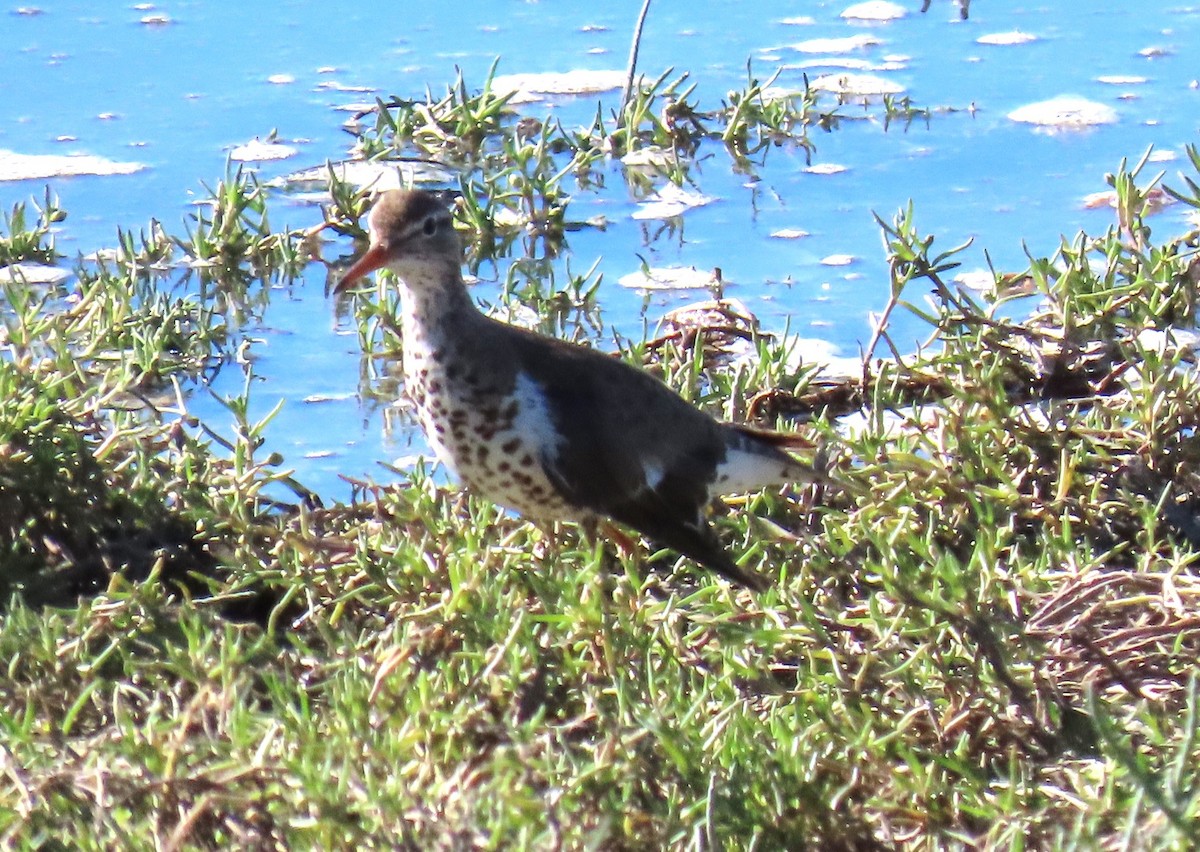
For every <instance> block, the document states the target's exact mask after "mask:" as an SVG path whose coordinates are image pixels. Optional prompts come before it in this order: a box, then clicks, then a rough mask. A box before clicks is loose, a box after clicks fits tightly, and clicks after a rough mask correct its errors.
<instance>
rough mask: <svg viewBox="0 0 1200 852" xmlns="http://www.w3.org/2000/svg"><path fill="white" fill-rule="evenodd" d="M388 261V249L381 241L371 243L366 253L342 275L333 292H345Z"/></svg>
mask: <svg viewBox="0 0 1200 852" xmlns="http://www.w3.org/2000/svg"><path fill="white" fill-rule="evenodd" d="M387 261H388V257H387V250H386V249H384V247H383V246H382V245H381V244H380V243H371V247H370V248H369V249H367V252H366V254H364V255H363V256H362V257H360V258H359V259H358V260H356V261H355V262H354V265H353V266H351V267H350V268H349V269H347V270H346V274H345V275H343V276H342V280H341V281H339V282H338V283H337V284H335V285H334V287H333V292H335V293H341V292H343V291H344V290H345V289H346V288H348V287H349V286H350V285H351V284H353V283H354V282H355V281H357V280H358V279H360V278H362V277H363V276H364V275H369V274H370V273H372V272H374V271H375V270H376V269H382V268H383V267H384V266H386V265H387Z"/></svg>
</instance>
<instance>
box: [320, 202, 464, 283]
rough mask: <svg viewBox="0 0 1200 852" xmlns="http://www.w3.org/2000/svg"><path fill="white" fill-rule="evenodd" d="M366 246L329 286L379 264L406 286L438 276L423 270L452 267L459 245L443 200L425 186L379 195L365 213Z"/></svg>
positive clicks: (351, 280) (458, 255) (359, 275)
mask: <svg viewBox="0 0 1200 852" xmlns="http://www.w3.org/2000/svg"><path fill="white" fill-rule="evenodd" d="M367 230H368V232H369V234H370V239H371V242H370V246H369V247H368V248H367V251H366V253H365V254H364V255H363V256H362V257H360V258H359V259H358V260H357V261H356V262H355V263H354V265H353V266H351V267H350V268H349V269H348V270H347V271H346V274H345V275H344V276H343V277H342V280H341V281H339V282H338V283H337V285H336V286H335V287H334V292H338V293H340V292H342V291H343V290H345V289H346V288H347V287H349V286H350V285H351V284H353V283H354V282H355V281H357V280H358V279H360V278H362V277H363V276H364V275H368V274H369V273H371V272H374V271H375V270H377V269H382V268H384V267H386V268H388V269H390V270H392V271H393V272H395V273H396V275H398V276H399V277H400V278H401V279H402V280H403V281H404V282H405V283H406V284H408V285H409V286H410V287H411V286H413V285H414V284H415V283H416V282H418V281H423V280H442V276H440V275H437V274H434V275H432V276H430V275H423V274H422V271H423V270H431V271H433V272H435V273H436V272H440V271H442V268H443V267H447V266H448V267H451V268H453V269H454V270H456V271H457V270H458V268H459V265H460V264H461V254H462V247H461V244H460V243H459V240H458V235H457V234H456V233H455V232H454V224H453V222H452V221H451V217H450V210H449V209H448V207H447V206H446V203H445V202H444V201H443V200H442V199H441V198H439V197H438V196H437V195H434V194H433V193H430V192H425V191H423V190H419V189H396V190H392V191H390V192H385V193H383V194H382V195H380V196H379V199H378V200H377V201H376V202H375V206H374V207H372V208H371V213H370V215H369V216H368V217H367Z"/></svg>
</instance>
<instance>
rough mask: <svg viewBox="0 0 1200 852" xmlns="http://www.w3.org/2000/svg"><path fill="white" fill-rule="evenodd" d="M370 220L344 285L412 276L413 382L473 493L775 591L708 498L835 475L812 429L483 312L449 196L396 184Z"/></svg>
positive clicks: (407, 329)
mask: <svg viewBox="0 0 1200 852" xmlns="http://www.w3.org/2000/svg"><path fill="white" fill-rule="evenodd" d="M367 224H368V229H367V230H368V235H369V244H368V248H367V250H366V252H365V253H364V254H363V255H362V256H361V257H360V258H358V260H357V261H356V262H354V263H353V264H352V265H351V266H350V268H349V269H348V270H347V271H346V273H345V275H344V276H343V277H342V278H341V279H340V281H339V282H338V283H337V284H336V285H335V287H334V291H335V292H337V293H341V292H345V291H346V290H348V289H350V288H351V285H353V284H355V282H357V281H359V280H360V279H362V278H363V277H364V276H366V275H369V274H370V273H372V272H375V271H377V270H379V269H383V268H387V269H390V270H391V271H392V272H393V273H395V275H396V277H397V278H398V279H399V280H400V282H401V285H402V291H401V297H402V298H401V303H402V308H401V329H400V331H401V342H402V355H403V362H404V367H403V372H404V386H405V391H406V393H407V394H408V395H409V397H410V398H411V400H412V402H413V403H414V405H415V407H416V411H417V414H418V418H419V420H420V423H421V426H422V429H423V431H424V433H425V437H426V439H427V441H428V443H429V446H430V448H431V449H432V450H433V452H434V453H435V455H436V456H437V458H438V459H439V460H440V461H441V462H442V463H443V464H444V465H445V466H446V467H447V468H448V469H449V471H450V472H451V474H453V475H454V476H455V477H456V478H457V479H458V480H459V481H461V482H462V483H463V484H464V485H465V486H466V489H467V490H468V491H469V492H474V493H477V494H479V495H481V496H483V497H486V498H488V499H490V500H491V501H492V502H494V503H497V504H499V505H501V506H503V507H505V508H507V509H510V510H515V511H516V512H517V513H519V514H520V515H523V516H524V517H526V518H527V519H529V520H531V521H533V522H535V523H539V524H546V523H554V522H559V521H575V522H578V523H580V524H581V525H583V526H584V528H585V529H591V530H595V529H596V528H597V526H598V525H599V523H601V522H608V523H611V522H614V521H615V522H616V523H618V524H620V525H623V526H626V527H629V528H632V529H633V530H635V531H637V532H638V533H640V534H641V535H642V536H644V537H645V538H646V539H647V540H648V541H649V542H650V543H651V544H653V545H656V546H657V547H659V548H667V549H671V550H674V551H676V552H677V553H679V554H682V555H683V556H686V557H689V558H690V559H692V560H693V561H695V562H696V563H698V564H699V565H700V566H702V567H704V568H707V569H709V570H711V571H714V572H716V573H717V574H720V575H722V576H723V577H725V578H727V579H728V580H730V581H733V582H734V583H737V584H741V585H743V586H746V587H748V588H750V589H752V590H755V591H763V590H765V589H766V588H768V585H769V584H768V583H767V581H766V580H765V579H764V578H763V577H761V576H760V575H758V574H756V573H751V572H748V571H745V570H743V569H742V568H740V567H738V565H737V564H736V562H735V561H734V560H733V558H732V557H731V556H730V554H729V553H728V551H727V550H726V549H725V548H724V547H723V545H722V544H721V541H720V539H719V537H718V536H717V533H716V530H715V529H714V528H713V526H712V525H711V523H710V522H709V519H708V509H709V506H710V503H711V502H712V501H713V500H714V499H715V498H717V497H718V496H720V495H725V494H734V493H745V492H750V491H757V490H761V489H763V488H766V487H771V486H781V485H785V484H789V483H799V482H809V483H811V482H824V481H827V480H828V477H827V475H825V474H824V473H823V472H821V471H819V470H817V469H816V467H815V466H813V465H809V464H805V463H802V462H801V461H799V460H797V459H796V458H794V457H793V456H791V455H790V454H788V453H787V452H785V451H784V449H783V448H784V447H786V446H789V445H793V444H795V443H796V440H795V439H796V437H797V436H794V435H788V434H786V433H780V432H775V431H771V430H766V429H760V428H756V427H752V426H747V425H739V424H735V423H727V422H721V421H718V420H716V419H714V418H713V417H711V416H710V415H709V414H707V413H706V412H704V411H702V410H700V409H699V408H697V407H695V406H694V405H692V404H691V403H690V402H688V401H687V400H685V399H684V398H683V397H681V396H680V395H679V394H678V393H676V392H675V391H674V390H672V389H671V388H670V387H669V386H668V385H666V384H665V383H664V382H662V381H661V380H660V379H658V378H657V377H655V376H652V375H651V374H649V373H647V372H645V371H644V370H641V369H639V368H637V367H635V366H633V365H632V364H629V363H626V362H625V361H622V360H620V359H618V358H616V357H613V356H611V355H608V354H605V353H603V352H601V351H598V350H596V349H593V348H590V347H587V346H582V345H579V344H575V343H570V342H567V341H564V340H560V339H557V338H552V337H547V336H544V335H541V334H537V333H535V332H532V331H529V330H527V329H523V328H519V327H516V326H513V325H509V324H507V323H504V322H502V321H500V320H498V319H495V318H493V317H489V316H488V315H486V314H485V313H483V312H482V311H481V310H480V309H479V307H478V306H477V305H476V303H475V301H474V300H473V299H472V298H471V296H470V294H469V293H468V291H467V288H466V285H465V283H464V281H463V277H462V246H461V243H460V240H459V237H458V234H457V232H456V231H455V229H454V225H453V221H452V215H451V211H450V208H449V206H448V205H447V203H446V202H445V201H444V200H443V199H442V198H441V197H439V196H438V195H435V194H434V193H431V192H427V191H424V190H416V189H396V190H389V191H386V192H384V193H382V194H380V195H379V196H378V197H377V199H376V200H375V202H374V204H373V205H372V207H371V209H370V212H369V214H368V217H367Z"/></svg>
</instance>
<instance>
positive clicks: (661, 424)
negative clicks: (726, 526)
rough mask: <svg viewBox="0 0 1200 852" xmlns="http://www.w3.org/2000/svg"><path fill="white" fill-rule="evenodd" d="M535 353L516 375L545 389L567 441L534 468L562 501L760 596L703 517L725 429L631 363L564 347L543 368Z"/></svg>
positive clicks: (757, 584)
mask: <svg viewBox="0 0 1200 852" xmlns="http://www.w3.org/2000/svg"><path fill="white" fill-rule="evenodd" d="M536 344H540V345H545V344H546V341H545V340H544V339H539V340H536ZM522 348H524V347H522ZM539 348H540V346H539V345H531V346H530V347H529V350H528V351H527V352H526V353H525V354H527V355H528V356H530V357H528V358H523V359H522V361H523V362H524V363H523V364H522V368H523V369H524V370H526V372H528V373H529V375H531V376H532V377H533V378H534V379H535V380H536V381H537V382H538V384H539V386H540V387H541V388H542V389H543V390H544V392H545V398H546V400H547V403H548V405H549V408H550V411H551V415H552V417H553V418H554V421H555V426H556V429H557V431H558V432H559V434H560V435H561V436H562V438H563V441H562V443H561V445H560V446H559V447H558V448H557V451H556V452H547V453H545V454H544V457H543V458H542V459H540V461H541V463H542V466H543V468H544V469H545V471H546V475H547V476H548V477H549V479H550V481H551V482H552V483H553V484H554V486H555V487H556V488H557V489H558V490H559V491H560V493H561V494H562V495H563V496H564V497H565V498H566V499H567V500H569V501H571V502H572V503H574V504H575V505H577V506H581V507H583V508H586V509H587V510H589V511H591V512H594V513H596V514H598V515H603V516H607V517H610V518H613V519H614V520H617V521H620V522H621V523H623V524H627V525H628V526H630V527H632V528H634V529H636V530H637V531H639V532H640V533H642V534H643V535H645V536H646V537H647V538H649V539H650V540H651V541H653V542H655V543H656V544H657V545H659V546H663V547H669V548H671V549H672V550H676V551H678V552H679V553H682V554H683V555H685V556H688V557H690V558H691V559H694V560H695V561H696V562H699V563H700V564H701V565H703V566H705V567H706V568H709V569H711V570H713V571H716V572H718V573H720V574H722V575H724V576H726V577H728V578H730V579H731V580H734V581H736V582H739V583H742V584H744V585H746V586H749V587H750V588H753V589H762V588H764V587H765V583H764V582H763V581H762V580H761V579H760V578H758V577H754V576H752V575H750V574H747V573H746V572H744V571H742V570H741V569H740V568H738V567H737V566H736V565H735V564H734V563H733V560H732V559H730V558H729V556H728V554H727V553H726V552H725V550H724V549H723V548H722V546H721V544H720V542H719V540H718V539H717V536H716V534H715V533H714V531H713V530H712V528H711V527H710V526H709V524H708V522H707V520H706V518H705V510H706V508H707V505H708V502H709V486H710V484H711V483H712V481H713V478H714V476H715V472H716V468H717V465H718V464H719V463H720V462H721V461H722V459H723V458H724V457H725V439H724V436H723V427H722V426H721V425H720V424H718V423H717V422H716V421H715V420H713V419H712V418H710V417H709V416H708V415H706V414H704V413H703V412H701V411H699V410H698V409H696V408H695V407H693V406H692V405H690V404H689V403H688V402H686V401H685V400H683V399H682V398H681V397H679V396H678V395H677V394H676V393H675V392H674V391H672V390H671V389H670V388H668V387H667V386H666V385H664V384H662V383H661V382H659V381H658V380H657V379H655V378H654V377H652V376H650V375H648V374H646V373H643V372H641V371H640V370H637V369H635V368H633V367H630V366H629V365H627V364H624V363H622V362H620V361H617V360H615V359H613V358H610V357H608V356H606V355H602V354H600V353H597V352H594V351H591V350H586V349H581V348H579V347H574V346H566V345H562V344H560V345H555V346H554V347H553V348H554V349H555V354H556V357H555V358H553V359H546V358H545V357H544V352H543V353H542V354H543V357H538V353H537V349H539Z"/></svg>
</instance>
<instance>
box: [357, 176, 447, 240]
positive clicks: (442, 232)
mask: <svg viewBox="0 0 1200 852" xmlns="http://www.w3.org/2000/svg"><path fill="white" fill-rule="evenodd" d="M367 223H368V227H369V228H370V231H371V241H372V242H379V243H382V244H384V245H387V246H388V247H390V248H391V249H392V250H396V249H398V248H399V247H400V246H402V245H407V244H412V243H414V242H416V241H417V239H416V238H418V237H426V238H435V237H438V236H441V237H442V238H445V237H448V236H453V233H454V228H453V225H452V223H451V218H450V211H449V209H447V207H446V204H445V202H444V201H442V199H440V198H438V197H437V196H436V195H434V194H433V193H430V192H425V191H424V190H420V189H395V190H391V191H390V192H385V193H383V194H382V195H380V196H379V199H378V200H377V201H376V202H375V205H374V206H373V207H372V208H371V214H370V216H369V217H368V218H367Z"/></svg>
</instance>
